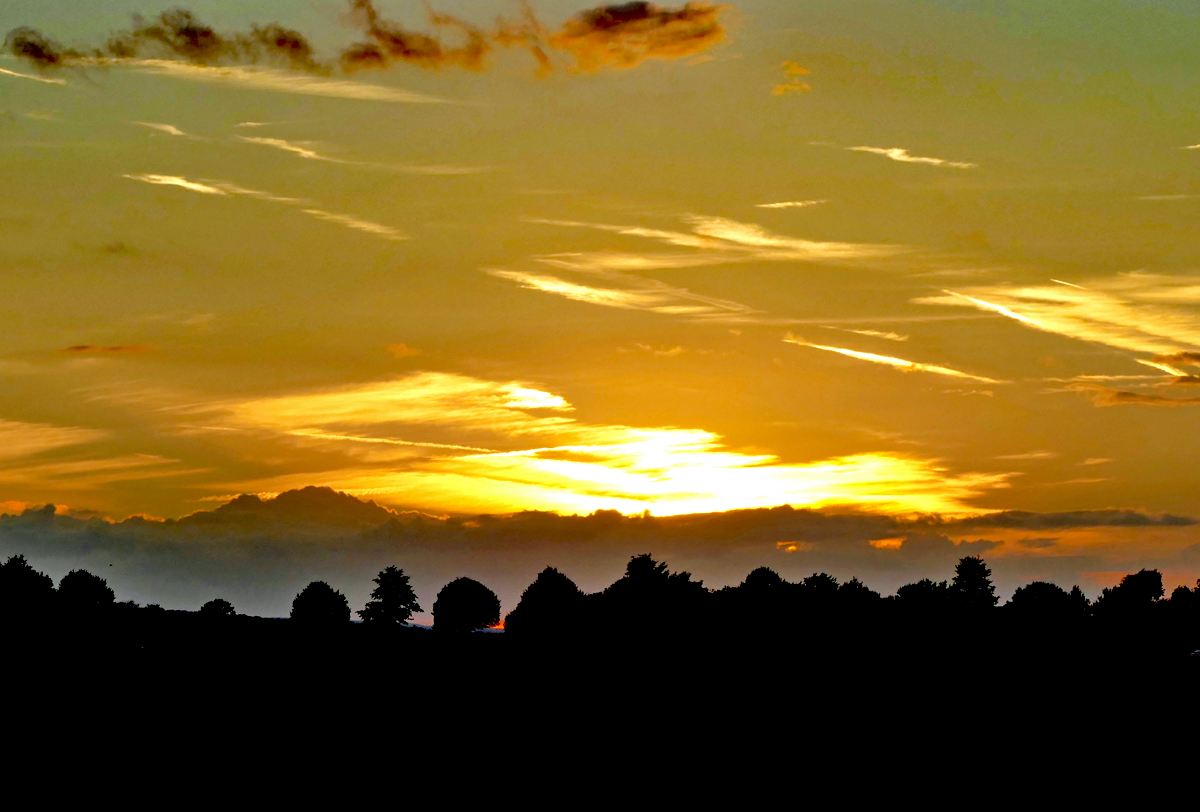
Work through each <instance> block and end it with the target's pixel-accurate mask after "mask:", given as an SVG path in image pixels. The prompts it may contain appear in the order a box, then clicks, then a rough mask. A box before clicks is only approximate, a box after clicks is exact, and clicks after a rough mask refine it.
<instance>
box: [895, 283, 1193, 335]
mask: <svg viewBox="0 0 1200 812" xmlns="http://www.w3.org/2000/svg"><path fill="white" fill-rule="evenodd" d="M1193 281H1194V280H1193ZM1193 288H1196V290H1197V292H1200V286H1197V285H1195V284H1191V283H1185V284H1178V285H1173V286H1166V285H1163V284H1161V282H1160V281H1158V278H1155V277H1148V276H1143V275H1130V274H1124V275H1122V276H1121V277H1118V278H1117V279H1116V280H1101V281H1098V282H1095V283H1092V284H1091V285H1090V286H1089V287H1087V288H1084V287H1080V286H1075V285H1072V286H1064V285H1053V286H1048V285H1043V286H997V287H990V288H974V289H968V291H967V292H966V293H963V292H959V291H950V290H946V291H943V292H942V293H943V295H941V296H930V297H922V298H918V299H914V300H913V301H914V302H915V303H917V304H934V305H954V306H960V307H974V308H977V309H979V310H984V311H990V312H993V313H998V314H1000V315H1002V316H1004V317H1006V318H1010V319H1013V320H1015V321H1018V322H1021V323H1022V324H1025V325H1027V326H1029V327H1033V328H1035V329H1038V330H1043V331H1045V332H1049V333H1057V334H1059V335H1063V336H1068V337H1070V338H1075V339H1079V340H1082V341H1090V342H1094V343H1097V344H1104V345H1107V346H1110V347H1114V348H1117V349H1123V350H1131V351H1134V352H1144V353H1150V354H1153V355H1168V354H1171V353H1174V352H1178V351H1179V350H1181V349H1188V348H1195V347H1200V314H1197V313H1196V312H1195V311H1194V310H1191V309H1185V308H1181V307H1171V306H1163V305H1160V304H1158V302H1170V303H1172V304H1176V303H1179V304H1183V303H1190V299H1189V297H1190V296H1191V295H1192V289H1193Z"/></svg>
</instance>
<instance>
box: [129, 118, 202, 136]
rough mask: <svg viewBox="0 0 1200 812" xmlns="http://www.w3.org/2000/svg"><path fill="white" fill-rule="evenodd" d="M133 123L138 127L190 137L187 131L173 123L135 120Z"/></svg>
mask: <svg viewBox="0 0 1200 812" xmlns="http://www.w3.org/2000/svg"><path fill="white" fill-rule="evenodd" d="M133 123H134V124H136V125H138V126H139V127H145V128H147V129H150V130H157V131H158V132H161V133H166V134H167V135H173V136H175V137H177V138H190V137H191V136H189V135H188V134H187V133H185V132H184V131H183V130H181V129H179V128H178V127H176V126H175V125H174V124H159V123H158V122H154V121H135V122H133Z"/></svg>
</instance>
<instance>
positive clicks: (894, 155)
mask: <svg viewBox="0 0 1200 812" xmlns="http://www.w3.org/2000/svg"><path fill="white" fill-rule="evenodd" d="M846 149H848V150H849V151H850V152H869V153H871V154H873V155H882V156H883V157H885V158H890V159H891V160H893V161H899V162H901V163H906V164H929V165H931V166H945V167H949V168H951V169H974V168H975V167H977V166H979V164H973V163H968V162H966V161H947V160H946V159H944V158H928V157H924V156H921V155H910V154H909V152H908V150H906V149H904V148H902V147H846Z"/></svg>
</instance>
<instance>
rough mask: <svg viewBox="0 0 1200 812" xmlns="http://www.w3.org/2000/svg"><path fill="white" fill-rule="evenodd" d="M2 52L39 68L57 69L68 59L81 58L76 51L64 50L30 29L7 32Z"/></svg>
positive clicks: (56, 43) (58, 44)
mask: <svg viewBox="0 0 1200 812" xmlns="http://www.w3.org/2000/svg"><path fill="white" fill-rule="evenodd" d="M4 50H5V51H7V52H8V53H10V54H12V55H13V56H15V57H17V58H19V59H24V60H27V61H28V62H31V63H32V64H33V65H34V66H35V67H39V68H57V67H60V66H61V65H62V64H63V63H64V62H65V61H66V60H68V59H73V58H77V57H79V56H82V54H80V53H79V52H78V51H75V50H72V49H71V48H65V47H63V46H62V45H61V44H60V43H58V42H55V41H54V40H52V39H50V38H49V37H46V36H45V35H44V34H42V33H41V32H40V31H36V30H34V29H32V28H14V29H13V30H12V31H9V32H8V35H7V36H6V37H5V38H4Z"/></svg>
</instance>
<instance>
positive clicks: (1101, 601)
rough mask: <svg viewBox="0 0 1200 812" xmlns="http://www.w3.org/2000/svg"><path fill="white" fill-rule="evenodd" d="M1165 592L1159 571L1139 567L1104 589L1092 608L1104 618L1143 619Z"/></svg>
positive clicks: (1098, 615)
mask: <svg viewBox="0 0 1200 812" xmlns="http://www.w3.org/2000/svg"><path fill="white" fill-rule="evenodd" d="M1164 594H1165V590H1164V589H1163V582H1162V573H1161V572H1159V571H1158V570H1139V571H1138V572H1134V573H1130V574H1129V575H1126V576H1125V577H1124V578H1122V579H1121V583H1119V584H1117V585H1116V586H1113V587H1108V588H1106V589H1104V591H1102V592H1101V593H1100V597H1099V598H1097V599H1096V605H1095V612H1096V615H1097V617H1101V618H1104V619H1106V620H1135V619H1144V618H1145V616H1146V615H1147V613H1148V612H1150V611H1151V610H1152V609H1153V607H1154V604H1155V603H1156V602H1157V601H1158V600H1159V598H1161V597H1162V596H1163V595H1164Z"/></svg>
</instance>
